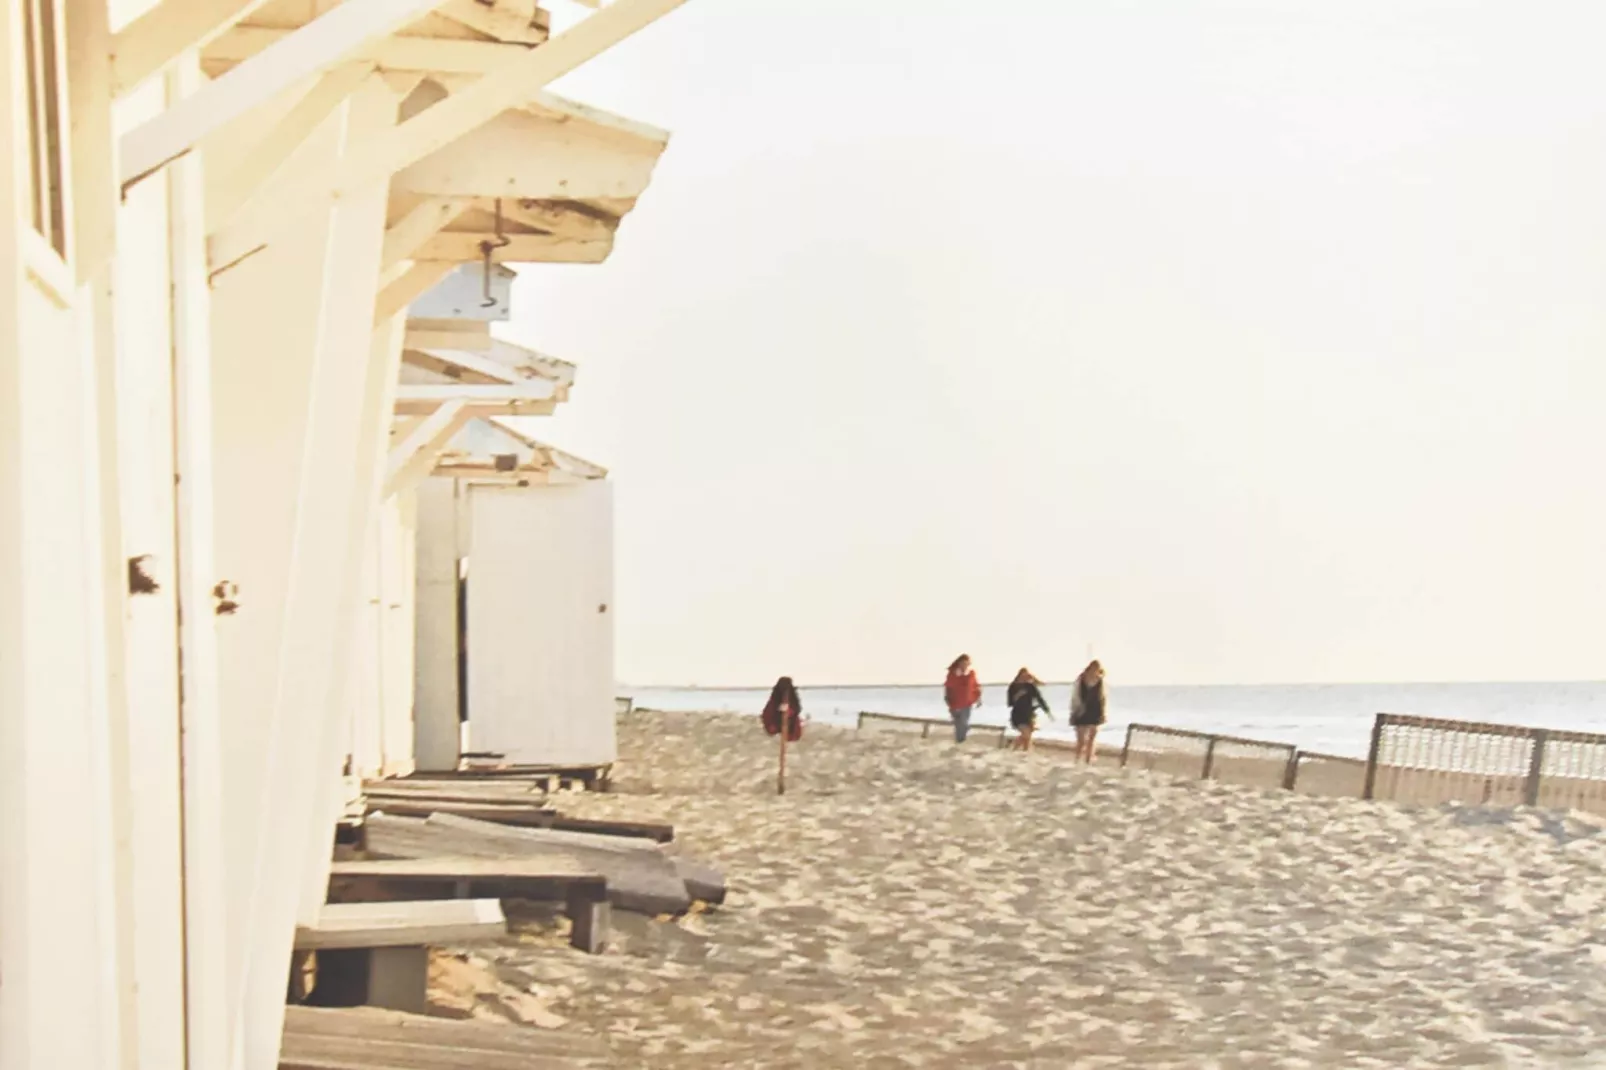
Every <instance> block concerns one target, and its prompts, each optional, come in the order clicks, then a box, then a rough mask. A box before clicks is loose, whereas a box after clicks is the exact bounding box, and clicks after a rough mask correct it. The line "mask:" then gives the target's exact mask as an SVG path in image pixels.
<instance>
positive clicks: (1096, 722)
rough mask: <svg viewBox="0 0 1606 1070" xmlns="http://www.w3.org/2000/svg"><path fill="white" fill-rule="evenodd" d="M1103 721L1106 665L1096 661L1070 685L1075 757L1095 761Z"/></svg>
mask: <svg viewBox="0 0 1606 1070" xmlns="http://www.w3.org/2000/svg"><path fill="white" fill-rule="evenodd" d="M1103 723H1104V666H1102V665H1100V664H1099V663H1098V662H1097V661H1090V662H1088V663H1087V668H1085V669H1083V670H1082V674H1081V675H1080V676H1078V677H1077V678H1076V683H1074V684H1072V685H1071V727H1072V728H1074V729H1076V757H1077V760H1078V761H1083V762H1086V763H1088V764H1089V765H1091V764H1093V757H1094V754H1095V751H1094V749H1093V748H1094V746H1095V744H1096V743H1097V741H1098V738H1099V726H1100V725H1102V724H1103Z"/></svg>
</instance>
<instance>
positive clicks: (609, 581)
mask: <svg viewBox="0 0 1606 1070" xmlns="http://www.w3.org/2000/svg"><path fill="white" fill-rule="evenodd" d="M435 471H436V475H435V476H434V477H432V478H431V479H429V480H426V481H425V483H424V484H423V485H422V486H421V487H420V488H419V493H418V501H417V523H418V551H417V588H416V589H417V647H416V652H415V666H416V674H417V675H416V679H417V692H416V695H415V711H416V749H415V754H416V759H417V764H418V768H420V769H426V770H439V769H453V768H456V767H457V765H458V762H459V759H460V757H461V754H462V751H463V749H465V740H466V749H468V750H471V751H474V752H487V753H490V754H494V755H497V756H498V757H500V758H501V759H503V760H505V761H507V762H509V763H515V764H526V765H542V766H551V767H559V768H565V769H581V770H595V769H600V768H604V767H606V766H608V765H610V764H611V763H612V762H613V760H614V757H615V751H614V734H613V721H614V673H613V618H614V612H613V502H612V488H611V486H610V485H609V484H608V482H607V481H606V476H607V472H606V471H605V470H604V469H602V468H600V467H598V466H597V465H594V464H591V463H590V462H588V461H584V460H581V459H580V458H578V457H575V456H573V455H571V454H567V453H564V452H562V451H561V450H557V449H553V448H552V447H550V446H546V445H544V444H542V443H540V442H538V441H536V440H534V439H531V438H529V437H527V436H525V435H523V434H522V433H520V432H518V431H516V430H514V429H513V428H511V427H509V426H507V425H505V424H502V423H499V422H496V421H490V420H476V421H473V422H471V423H470V424H469V425H468V426H466V427H465V428H464V429H463V431H462V432H461V433H460V434H459V436H458V437H457V438H456V439H455V440H454V441H453V442H452V444H451V446H450V448H449V449H448V450H447V451H446V453H445V454H443V455H442V457H441V459H440V461H439V463H438V464H437V466H436V469H435ZM464 723H466V731H464V730H463V729H462V725H463V724H464Z"/></svg>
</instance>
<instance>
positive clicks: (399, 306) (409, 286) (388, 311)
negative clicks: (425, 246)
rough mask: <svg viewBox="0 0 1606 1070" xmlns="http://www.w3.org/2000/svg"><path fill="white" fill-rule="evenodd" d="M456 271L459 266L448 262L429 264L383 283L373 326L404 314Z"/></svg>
mask: <svg viewBox="0 0 1606 1070" xmlns="http://www.w3.org/2000/svg"><path fill="white" fill-rule="evenodd" d="M456 267H457V265H456V264H453V263H451V262H450V261H446V260H426V261H423V262H422V263H414V264H413V265H412V266H411V267H409V268H408V269H407V270H406V271H404V272H402V273H401V274H400V275H399V276H398V277H396V278H395V279H391V280H381V283H382V284H381V286H380V288H379V295H378V296H377V297H375V298H374V326H376V327H377V326H379V325H380V324H382V323H385V322H387V321H388V320H389V319H390V318H391V317H392V316H394V315H396V314H397V313H399V312H402V311H404V310H405V309H406V308H407V306H408V305H410V304H412V303H413V302H414V301H416V300H418V299H419V298H420V297H423V296H424V295H425V294H427V293H429V291H431V290H433V289H434V288H435V287H436V286H438V285H439V284H440V281H441V280H442V279H444V278H446V276H448V275H450V274H451V273H452V271H453V269H455V268H456Z"/></svg>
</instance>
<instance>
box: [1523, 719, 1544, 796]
mask: <svg viewBox="0 0 1606 1070" xmlns="http://www.w3.org/2000/svg"><path fill="white" fill-rule="evenodd" d="M1528 738H1529V739H1530V740H1531V741H1532V744H1533V749H1532V750H1531V751H1530V753H1529V756H1528V779H1527V781H1526V782H1525V783H1524V784H1523V787H1522V801H1523V803H1524V804H1526V805H1528V806H1538V805H1539V788H1540V786H1541V785H1542V784H1543V783H1544V772H1545V744H1546V743H1548V742H1549V741H1550V733H1549V732H1546V731H1545V730H1544V729H1543V728H1536V729H1534V730H1533V732H1532V733H1531V734H1530V735H1529V737H1528Z"/></svg>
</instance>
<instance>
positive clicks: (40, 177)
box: [22, 0, 69, 261]
mask: <svg viewBox="0 0 1606 1070" xmlns="http://www.w3.org/2000/svg"><path fill="white" fill-rule="evenodd" d="M22 8H23V31H24V38H23V48H24V51H25V54H26V55H25V61H26V68H27V70H26V74H27V106H28V199H29V205H30V213H31V220H30V221H31V222H32V224H33V228H34V230H35V231H37V232H38V233H39V235H40V236H41V237H43V238H44V240H45V243H46V244H47V245H49V246H50V248H51V249H53V250H54V251H55V253H56V255H57V256H59V257H61V258H62V260H63V261H66V260H67V249H68V244H67V243H68V237H67V182H68V180H69V176H68V174H67V147H66V145H67V133H68V131H67V114H66V107H65V104H66V99H67V83H66V79H65V78H63V77H62V72H63V71H64V69H65V66H66V56H65V47H64V39H63V27H64V20H63V19H62V11H61V0H23V5H22Z"/></svg>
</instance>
